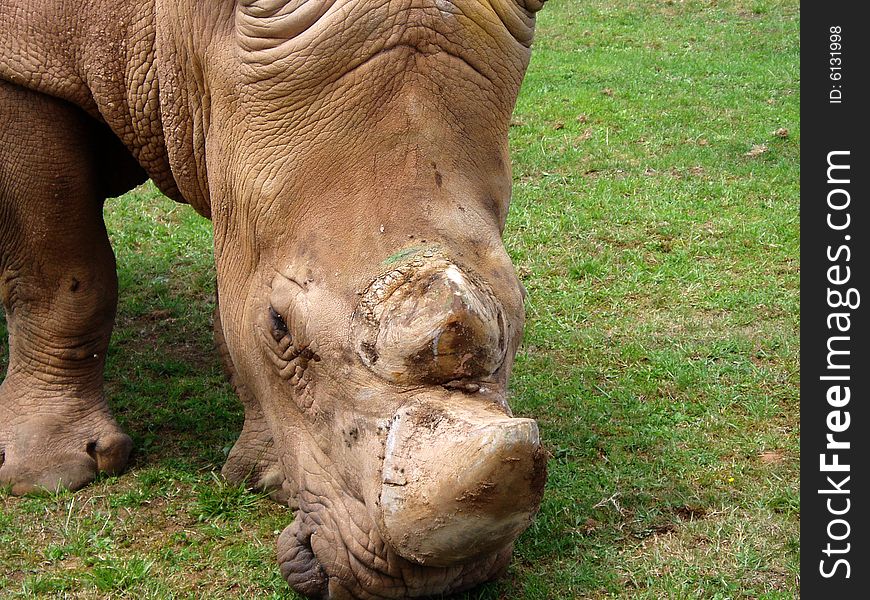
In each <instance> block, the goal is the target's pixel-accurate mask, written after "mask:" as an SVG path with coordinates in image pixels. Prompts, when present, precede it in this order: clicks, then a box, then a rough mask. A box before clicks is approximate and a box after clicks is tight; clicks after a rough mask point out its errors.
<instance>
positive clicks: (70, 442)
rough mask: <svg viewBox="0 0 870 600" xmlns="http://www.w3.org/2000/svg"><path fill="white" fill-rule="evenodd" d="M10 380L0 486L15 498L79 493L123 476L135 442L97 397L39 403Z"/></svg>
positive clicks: (1, 411) (3, 412)
mask: <svg viewBox="0 0 870 600" xmlns="http://www.w3.org/2000/svg"><path fill="white" fill-rule="evenodd" d="M21 389H23V386H21V382H20V381H17V379H16V377H15V376H14V375H13V376H10V377H9V378H8V379H6V381H4V382H3V385H2V386H0V486H10V487H11V491H12V493H13V494H15V495H22V494H32V493H51V492H56V491H58V490H60V489H69V490H77V489H79V488H82V487H84V486H86V485H87V484H89V483H90V482H91V481H93V480H94V478H95V477H96V476H97V473H100V472H104V473H108V474H110V475H114V474H117V473H120V472H121V471H123V470H124V467H125V466H126V465H127V459H128V458H129V456H130V449H131V447H132V442H131V440H130V437H129V436H128V435H127V434H125V433H124V432H123V431H121V428H120V427H118V424H117V423H116V422H115V420H114V419H113V418H112V416H111V414H110V413H109V409H108V406H107V405H106V402H105V399H104V398H103V397H102V395H100V396H98V397H97V398H96V399H90V400H88V399H87V398H75V397H72V398H64V399H60V400H56V401H54V402H44V401H34V399H33V398H30V397H29V396H27V395H23V394H22V393H21V391H20V390H21Z"/></svg>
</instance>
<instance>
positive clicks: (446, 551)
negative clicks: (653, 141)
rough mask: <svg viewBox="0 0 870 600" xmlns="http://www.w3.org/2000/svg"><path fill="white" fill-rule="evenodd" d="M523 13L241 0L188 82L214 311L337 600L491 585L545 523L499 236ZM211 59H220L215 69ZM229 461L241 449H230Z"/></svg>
mask: <svg viewBox="0 0 870 600" xmlns="http://www.w3.org/2000/svg"><path fill="white" fill-rule="evenodd" d="M540 4H541V3H540V2H538V1H536V0H486V1H484V0H455V1H447V0H390V1H387V0H383V1H381V0H374V1H365V2H363V1H353V0H240V1H239V2H237V3H236V6H235V7H234V9H233V10H234V14H233V17H232V22H233V26H232V28H230V29H231V30H230V29H228V30H227V31H223V32H218V33H220V34H221V35H223V36H224V39H227V40H231V43H230V44H229V46H228V47H224V46H223V45H215V47H214V48H213V49H212V56H210V57H209V58H208V61H209V64H211V65H217V66H212V67H210V68H205V69H204V73H205V75H204V77H205V80H204V83H203V84H202V85H204V86H210V87H211V89H210V93H209V98H210V105H209V106H208V107H204V110H205V109H206V108H207V110H208V111H209V115H210V119H209V122H210V127H209V131H208V135H207V136H206V163H207V170H208V188H209V196H210V199H211V200H210V202H211V214H212V218H213V220H214V228H215V256H216V263H217V271H218V289H219V290H220V314H221V320H222V322H223V329H224V334H225V336H226V343H227V347H228V350H229V354H230V356H231V359H232V362H233V364H234V366H235V370H236V372H237V376H238V379H239V381H241V382H242V385H243V386H244V388H245V389H246V390H247V393H248V394H249V395H250V396H251V397H253V398H254V399H255V402H256V404H257V405H258V406H257V407H256V408H255V409H252V412H255V413H259V411H262V418H261V421H262V424H261V425H260V427H265V428H268V430H269V432H270V433H271V436H272V438H273V440H274V441H273V444H274V445H273V449H272V451H273V452H274V454H275V456H276V461H277V464H278V466H279V472H280V474H281V476H282V477H283V478H284V479H285V482H284V484H283V485H284V488H285V490H289V492H288V493H289V494H290V496H291V497H292V499H291V501H292V503H293V505H294V506H295V507H297V508H298V513H297V517H296V520H295V521H294V522H293V524H292V525H291V526H290V527H288V528H287V529H286V530H285V531H284V533H283V534H282V535H281V537H280V539H279V544H278V554H279V561H280V563H281V568H282V572H283V574H284V575H285V577H286V578H287V579H288V581H289V582H290V583H291V585H292V586H293V587H294V588H296V589H297V590H299V591H300V592H302V593H305V594H308V595H310V596H315V597H329V598H345V597H359V598H404V597H416V596H429V595H435V594H441V593H445V592H452V591H457V590H461V589H466V588H468V587H471V586H474V585H476V584H478V583H480V582H482V581H485V580H488V579H491V578H492V577H494V576H495V575H497V574H498V573H499V572H501V571H502V570H503V569H504V568H505V566H506V564H507V561H508V559H509V555H510V552H511V548H512V543H513V541H514V539H515V538H516V537H517V536H518V535H519V534H520V533H521V532H522V531H523V530H524V529H525V528H526V527H527V526H528V524H529V523H530V520H531V518H532V516H533V514H534V513H535V511H536V510H537V506H538V504H539V502H540V499H541V494H542V490H543V485H544V479H545V459H544V452H543V451H542V449H541V446H540V442H539V438H538V430H537V426H536V424H535V422H534V421H532V420H530V419H521V418H513V417H512V415H511V412H510V409H509V408H508V404H507V402H506V388H507V381H508V376H509V373H510V370H511V366H512V363H513V358H514V354H515V352H516V349H517V345H518V343H519V340H520V337H521V333H522V327H523V292H522V286H521V285H520V283H519V281H518V279H517V277H516V274H515V272H514V269H513V266H512V264H511V261H510V259H509V258H508V255H507V253H506V252H505V250H504V247H503V244H502V241H501V233H502V230H503V227H504V223H505V218H506V214H507V209H508V204H509V200H510V191H511V174H510V161H509V156H508V148H507V131H508V127H509V122H510V115H511V112H512V109H513V106H514V103H515V101H516V97H517V93H518V91H519V87H520V83H521V81H522V78H523V75H524V72H525V69H526V66H527V64H528V59H529V45H530V43H531V39H532V33H533V26H534V11H536V10H537V9H538V8H540ZM221 65H222V66H221ZM242 450H244V449H242Z"/></svg>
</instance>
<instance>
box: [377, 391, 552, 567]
mask: <svg viewBox="0 0 870 600" xmlns="http://www.w3.org/2000/svg"><path fill="white" fill-rule="evenodd" d="M545 479H546V457H545V452H544V450H543V449H542V447H541V444H540V440H539V437H538V427H537V424H536V423H535V421H533V420H531V419H517V418H511V417H507V416H505V415H499V414H493V413H490V412H488V411H484V410H480V409H475V408H471V409H468V408H465V407H461V406H456V407H449V408H435V407H434V406H431V405H427V404H425V403H423V404H415V405H412V406H406V407H404V408H402V409H400V410H399V411H398V412H397V413H396V414H395V415H394V417H393V422H392V425H391V429H390V433H389V436H388V438H387V445H386V449H385V458H384V462H383V468H382V472H381V490H380V498H379V502H378V514H377V517H376V520H377V522H378V526H379V529H380V530H381V533H382V535H383V537H384V538H385V540H386V541H387V543H389V544H390V546H392V548H393V549H394V550H395V551H396V553H398V554H399V555H400V556H402V557H403V558H405V559H407V560H410V561H413V562H415V563H418V564H421V565H425V566H434V567H447V566H451V565H455V564H460V563H464V562H467V561H470V560H473V559H476V558H479V557H482V556H485V555H489V554H492V553H494V552H498V551H500V550H502V549H504V548H505V547H507V546H509V545H510V544H511V543H512V542H513V541H514V539H515V538H516V537H517V536H518V535H519V534H520V533H522V532H523V531H524V530H525V529H526V528H527V527H528V525H529V524H530V522H531V520H532V517H533V516H534V514H535V513H536V512H537V509H538V505H539V504H540V501H541V496H542V494H543V488H544V481H545Z"/></svg>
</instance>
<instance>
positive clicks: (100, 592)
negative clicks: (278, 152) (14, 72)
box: [0, 0, 800, 600]
mask: <svg viewBox="0 0 870 600" xmlns="http://www.w3.org/2000/svg"><path fill="white" fill-rule="evenodd" d="M799 20H800V14H799V6H798V2H797V1H796V0H791V1H774V0H753V1H746V2H739V1H737V2H732V1H718V2H717V1H716V0H708V1H693V0H686V1H682V0H665V1H662V0H655V1H640V0H637V1H632V0H606V1H604V0H582V1H581V0H553V1H552V2H550V3H549V4H548V6H547V7H546V8H545V10H544V11H542V12H541V14H540V16H539V26H538V36H537V41H536V47H535V53H534V58H533V61H532V65H531V68H530V70H529V73H528V77H527V78H526V81H525V84H524V87H523V91H522V94H521V97H520V100H519V103H518V105H517V109H516V114H515V116H514V121H513V126H512V128H511V143H512V148H513V160H514V177H515V190H514V202H513V206H512V212H511V215H510V218H509V221H508V228H507V232H506V242H507V246H508V249H509V252H510V254H511V256H512V257H513V259H514V261H515V263H516V265H517V266H518V269H519V272H520V274H521V277H522V279H523V281H524V283H525V285H526V287H527V289H528V291H529V295H530V298H529V301H528V305H527V312H528V317H529V318H528V324H527V329H526V335H525V340H524V344H523V346H522V348H521V350H520V353H519V355H518V358H517V366H516V369H515V374H514V378H513V383H512V385H513V391H512V400H511V402H512V404H513V406H514V409H515V412H516V413H518V414H520V415H524V416H533V417H535V418H537V419H538V421H539V424H540V426H541V431H542V435H543V438H544V440H545V443H546V445H547V447H548V448H549V450H550V452H551V454H552V458H551V459H550V462H549V481H548V484H547V490H546V494H545V497H544V502H543V506H542V508H541V511H540V514H539V515H538V517H537V520H536V521H535V523H534V525H533V526H532V527H531V529H530V530H528V531H527V532H526V533H525V534H524V535H523V536H522V538H521V539H520V540H519V543H518V545H517V551H516V555H515V560H514V562H513V565H512V566H511V568H510V570H509V572H508V574H507V576H506V578H504V579H503V580H501V581H499V582H496V583H493V584H491V585H488V586H485V587H483V588H481V589H480V590H477V591H475V592H473V593H470V594H467V595H466V596H463V598H467V599H468V600H471V599H480V600H495V599H510V600H513V599H529V600H532V599H535V600H539V599H540V600H543V599H573V598H630V599H633V598H650V599H653V598H655V599H659V598H675V599H679V598H702V599H708V598H709V599H726V598H766V599H774V598H794V597H797V596H799V575H798V562H799V542H798V540H799V530H800V503H799V496H798V487H799V472H798V462H799V446H798V439H799V429H800V421H799V412H798V403H799V392H798V387H799V375H798V367H799V364H798V350H799V339H798V330H799V324H800V315H799V304H798V296H799V287H800V267H799V227H798V217H799V213H798V196H799V187H798V179H799V166H798V163H799V155H800V122H799V105H800V96H799V81H800V74H799V59H798V51H799V33H798V31H799ZM106 218H107V222H108V226H109V229H110V232H111V236H112V239H113V242H114V245H115V249H116V252H117V256H118V266H119V273H120V282H121V303H120V307H119V316H118V323H117V328H116V332H115V335H114V337H113V340H112V346H111V349H110V354H109V364H108V369H107V391H108V395H109V398H110V402H111V405H112V408H113V410H114V411H115V415H116V416H117V418H118V420H119V421H120V422H121V424H122V425H123V426H124V427H125V428H126V430H127V431H128V432H129V433H130V434H131V436H132V437H133V440H134V444H135V454H134V456H133V459H132V464H131V466H130V469H129V470H128V472H126V473H125V474H123V475H122V476H120V477H116V478H106V479H103V480H101V481H99V482H98V483H96V484H95V485H93V486H91V487H89V488H87V489H85V490H83V491H81V492H77V493H75V494H69V493H61V494H58V495H55V496H52V497H48V498H31V497H25V498H13V497H11V496H8V495H6V494H4V493H3V492H0V596H2V597H4V598H6V597H43V596H47V597H51V596H56V597H67V596H68V597H81V598H96V597H100V598H122V597H136V598H140V599H144V598H169V597H177V598H186V597H203V598H237V597H242V596H244V597H254V596H257V597H271V598H293V597H294V596H293V594H291V593H290V592H289V591H288V588H287V586H286V584H285V583H284V582H283V580H282V579H281V577H280V575H279V574H278V569H277V566H276V563H275V557H274V543H275V538H276V535H277V533H278V532H279V531H280V530H281V529H282V528H283V527H284V526H285V525H286V524H288V523H289V522H290V520H291V518H292V515H291V514H290V513H289V512H288V511H287V510H286V509H282V508H281V507H280V506H278V505H276V504H274V503H272V502H270V501H268V500H265V499H262V498H259V497H257V496H255V495H252V494H249V493H246V492H244V491H242V490H239V489H237V488H234V487H232V486H227V485H226V484H224V483H222V482H221V481H220V479H219V478H218V477H217V476H216V475H215V472H216V471H217V470H219V468H220V465H221V464H222V461H223V458H224V456H225V453H226V452H227V450H228V448H229V447H230V446H231V444H232V443H233V441H234V438H235V436H236V435H237V433H238V431H239V430H240V427H241V423H242V416H241V414H242V413H241V406H240V405H239V404H238V403H237V401H236V400H235V398H234V397H233V394H232V392H231V390H230V388H229V387H228V385H227V384H226V382H225V381H224V378H223V375H222V371H221V368H220V366H219V364H218V360H217V357H216V353H215V352H214V350H213V347H212V341H211V334H210V332H211V327H210V317H211V312H212V309H213V285H214V284H213V278H214V274H213V267H212V266H211V249H210V248H211V234H210V230H209V223H208V222H206V221H204V220H202V219H200V218H199V217H197V216H196V215H194V214H193V212H192V211H191V210H190V209H189V208H188V207H186V206H181V205H176V204H174V203H172V202H170V201H168V200H166V199H164V198H162V197H160V195H159V194H158V193H157V192H156V191H155V190H154V188H153V187H152V186H150V185H146V186H143V187H142V188H139V189H138V190H135V191H134V192H131V193H130V194H128V195H126V196H124V197H122V198H118V199H115V200H111V201H110V202H108V203H107V207H106ZM0 334H2V339H4V340H5V328H4V323H3V321H2V319H0ZM5 353H6V347H5V341H4V342H3V345H2V346H0V366H2V365H4V364H5V362H4V361H5Z"/></svg>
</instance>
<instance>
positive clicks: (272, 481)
mask: <svg viewBox="0 0 870 600" xmlns="http://www.w3.org/2000/svg"><path fill="white" fill-rule="evenodd" d="M214 338H215V345H216V346H217V349H218V354H219V355H220V357H221V361H222V362H223V365H224V370H225V371H226V374H227V377H228V378H229V380H230V383H231V384H232V386H233V389H234V390H235V391H236V395H237V396H238V397H239V400H241V402H242V405H243V406H244V407H245V424H244V426H243V427H242V433H241V434H240V435H239V439H237V440H236V443H235V444H234V445H233V448H232V450H230V454H229V456H227V462H226V463H225V464H224V466H223V468H222V469H221V473H223V476H224V477H226V479H227V480H228V481H230V482H232V483H236V484H240V483H244V484H245V485H247V486H248V487H250V488H251V489H255V490H259V491H263V492H268V494H269V496H270V497H271V498H272V499H273V500H275V501H276V502H280V503H281V504H287V503H291V502H292V501H294V499H295V491H294V489H293V486H291V484H290V483H289V482H288V481H287V480H286V478H285V477H284V470H283V469H282V468H281V465H280V463H279V456H278V452H277V450H276V448H275V443H274V440H273V439H272V430H271V428H270V427H269V424H268V423H267V422H266V418H265V416H264V415H263V409H262V408H260V403H259V402H258V401H257V399H256V398H254V396H253V395H252V394H251V393H250V392H249V391H248V389H247V387H246V386H245V384H244V383H243V382H242V380H241V378H239V377H238V375H237V374H236V369H235V366H234V365H233V359H232V358H231V357H230V353H229V350H228V349H227V344H226V339H225V338H224V332H223V327H222V326H221V319H220V307H216V308H215V311H214Z"/></svg>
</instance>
